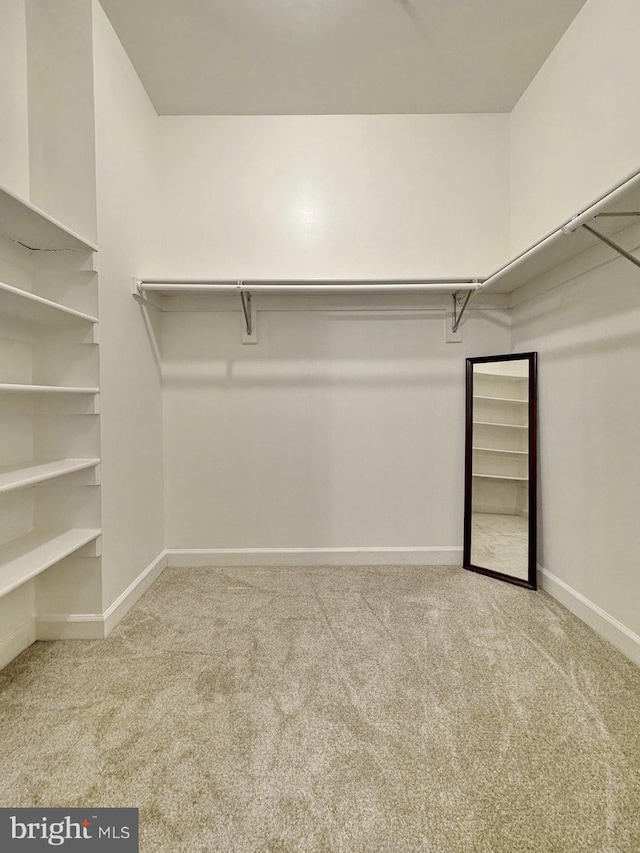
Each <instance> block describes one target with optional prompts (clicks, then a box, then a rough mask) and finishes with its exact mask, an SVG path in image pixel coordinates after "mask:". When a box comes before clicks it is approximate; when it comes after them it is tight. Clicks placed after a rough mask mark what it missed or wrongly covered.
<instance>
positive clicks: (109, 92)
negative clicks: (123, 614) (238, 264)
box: [94, 3, 164, 607]
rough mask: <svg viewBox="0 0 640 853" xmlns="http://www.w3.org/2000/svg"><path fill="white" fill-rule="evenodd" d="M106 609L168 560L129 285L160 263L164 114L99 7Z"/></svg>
mask: <svg viewBox="0 0 640 853" xmlns="http://www.w3.org/2000/svg"><path fill="white" fill-rule="evenodd" d="M94 45H95V85H96V149H97V183H98V229H99V241H100V246H101V250H100V252H99V253H98V270H99V275H100V286H99V293H100V330H101V342H100V343H101V345H100V379H101V381H100V386H101V393H100V399H101V436H102V474H103V480H102V515H103V518H102V530H103V540H102V541H103V575H104V576H103V605H104V607H108V606H109V605H110V604H112V603H113V602H114V600H115V599H116V598H117V597H118V596H119V595H120V594H121V593H122V592H123V590H125V589H126V588H127V587H128V585H129V584H130V583H132V581H134V579H135V578H136V577H137V576H138V575H139V574H140V573H141V572H142V571H143V569H145V568H146V567H147V566H148V565H149V564H150V563H151V562H152V561H153V560H154V559H155V558H156V557H157V556H158V554H159V552H161V551H162V549H163V547H164V536H163V473H162V407H161V385H160V370H159V366H158V364H157V362H156V360H155V356H154V349H153V346H152V344H151V342H150V339H149V335H148V332H147V328H146V326H145V323H144V321H143V317H142V315H141V311H140V308H139V306H138V305H137V304H136V303H135V302H134V300H133V299H132V298H131V276H132V275H133V274H134V273H136V272H137V271H139V270H142V269H147V268H148V267H149V266H151V265H153V264H154V263H155V261H156V258H157V255H158V250H159V224H158V219H157V210H158V194H157V174H158V165H157V152H156V144H157V135H156V122H157V116H156V113H155V111H154V109H153V107H152V106H151V103H150V102H149V99H148V98H147V95H146V93H145V91H144V89H143V88H142V85H141V84H140V81H139V80H138V78H137V76H136V74H135V72H134V70H133V67H132V66H131V64H130V62H129V60H128V58H127V56H126V54H125V53H124V51H123V49H122V47H121V45H120V42H119V41H118V40H117V38H116V36H115V33H114V32H113V29H112V28H111V25H110V24H109V22H108V20H107V18H106V16H105V14H104V12H103V11H102V9H101V7H100V6H99V5H98V4H97V3H94Z"/></svg>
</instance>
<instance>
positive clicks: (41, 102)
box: [26, 0, 96, 242]
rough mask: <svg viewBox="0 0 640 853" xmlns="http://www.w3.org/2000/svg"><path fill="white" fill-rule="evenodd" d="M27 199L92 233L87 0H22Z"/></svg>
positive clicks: (90, 67)
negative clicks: (24, 14)
mask: <svg viewBox="0 0 640 853" xmlns="http://www.w3.org/2000/svg"><path fill="white" fill-rule="evenodd" d="M26 10H27V60H28V61H27V68H28V88H29V98H28V101H29V169H30V199H31V201H32V202H33V204H35V205H36V206H37V207H40V208H42V209H43V210H45V211H46V212H47V213H49V214H50V215H51V216H53V217H55V218H56V219H58V220H59V221H60V222H64V224H65V225H66V226H67V227H68V228H71V229H72V230H74V231H76V232H77V233H78V234H80V235H81V236H83V237H84V238H85V239H87V240H89V241H91V242H95V239H96V194H95V138H94V106H93V46H92V38H91V28H92V5H91V0H56V2H55V3H52V2H50V0H26Z"/></svg>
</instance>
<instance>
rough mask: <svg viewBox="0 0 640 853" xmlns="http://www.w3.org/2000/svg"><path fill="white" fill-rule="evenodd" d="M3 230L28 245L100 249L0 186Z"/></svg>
mask: <svg viewBox="0 0 640 853" xmlns="http://www.w3.org/2000/svg"><path fill="white" fill-rule="evenodd" d="M0 234H2V235H4V236H5V237H9V239H10V240H15V241H16V242H18V243H20V244H21V245H23V246H26V247H27V248H28V249H75V250H84V251H90V252H97V251H98V247H97V246H96V245H95V244H93V243H91V242H89V241H88V240H85V239H84V237H81V236H80V235H79V234H76V233H75V231H72V230H71V229H70V228H67V227H66V226H65V225H63V224H62V223H61V222H58V221H57V220H56V219H54V218H53V217H52V216H49V214H48V213H45V212H44V211H43V210H40V209H39V208H37V207H35V205H33V204H31V203H30V202H29V201H26V200H25V199H22V198H19V197H18V196H16V195H14V193H12V192H10V191H9V190H7V189H5V188H4V187H0Z"/></svg>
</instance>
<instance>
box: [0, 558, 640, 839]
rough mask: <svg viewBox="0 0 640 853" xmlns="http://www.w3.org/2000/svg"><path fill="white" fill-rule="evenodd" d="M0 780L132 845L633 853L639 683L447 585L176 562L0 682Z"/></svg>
mask: <svg viewBox="0 0 640 853" xmlns="http://www.w3.org/2000/svg"><path fill="white" fill-rule="evenodd" d="M0 771H1V772H0V806H14V807H18V806H66V807H70V806H83V807H88V806H95V807H99V806H138V807H139V808H140V810H141V811H140V822H141V850H142V851H145V853H150V851H167V853H169V851H172V853H173V851H215V853H235V851H237V853H245V851H246V852H247V853H254V851H255V853H258V851H264V852H265V853H288V851H292V853H293V851H304V853H307V851H308V853H321V851H335V853H338V851H340V853H342V851H344V853H377V851H380V853H382V851H385V853H405V851H412V852H413V851H425V853H427V852H428V853H458V851H460V853H498V851H500V853H502V851H505V853H518V851H532V853H554V852H555V851H558V853H560V851H562V853H565V852H566V853H582V851H584V853H638V851H640V670H639V669H638V668H637V667H636V666H634V665H633V664H632V663H630V662H629V661H628V660H626V659H625V658H624V657H623V656H622V655H620V654H619V653H618V652H617V651H616V650H615V649H613V648H612V647H611V646H609V645H608V644H607V643H605V642H604V641H602V640H600V639H599V638H598V637H597V636H596V635H595V634H593V633H592V632H591V631H590V630H589V629H588V628H587V627H586V626H585V625H584V624H583V623H581V622H580V621H579V620H577V619H575V618H574V617H573V616H572V615H570V614H569V613H568V612H567V611H566V610H564V609H563V608H562V607H560V606H559V605H558V604H556V603H555V602H554V601H553V600H552V599H551V598H549V597H548V596H546V595H545V594H544V593H534V592H530V591H528V590H523V589H519V588H517V587H513V586H509V585H506V584H502V583H499V582H497V581H493V580H491V579H489V578H485V577H481V576H479V575H475V574H472V573H469V572H464V571H462V570H461V569H456V568H406V567H397V568H396V567H393V568H357V569H354V568H317V569H292V568H281V569H278V568H273V569H190V570H186V569H170V570H167V571H165V572H164V574H163V575H162V576H161V577H160V578H159V580H158V581H157V582H156V583H155V584H154V586H153V587H152V588H151V589H150V590H149V591H148V592H147V594H146V595H145V596H144V597H143V599H142V600H141V601H140V603H139V604H138V606H137V607H136V608H135V609H134V610H132V611H131V613H130V614H129V615H128V616H127V618H126V619H125V620H124V621H123V622H122V623H121V624H120V625H119V627H118V628H117V629H116V630H115V632H114V633H113V634H112V636H111V637H110V639H109V640H107V641H100V642H98V641H96V642H79V641H75V642H55V643H37V644H35V645H34V646H32V647H31V648H30V649H29V650H27V651H26V652H25V653H24V654H22V655H21V656H20V657H19V658H18V659H17V660H16V661H14V662H13V663H12V664H11V665H10V666H9V667H7V668H6V669H4V670H3V671H2V672H1V673H0Z"/></svg>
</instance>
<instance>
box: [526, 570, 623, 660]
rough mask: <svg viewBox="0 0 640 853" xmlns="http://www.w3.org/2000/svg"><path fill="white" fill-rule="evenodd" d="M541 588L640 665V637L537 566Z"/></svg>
mask: <svg viewBox="0 0 640 853" xmlns="http://www.w3.org/2000/svg"><path fill="white" fill-rule="evenodd" d="M538 585H539V586H541V587H542V589H544V590H545V592H548V593H549V595H551V596H553V598H555V599H557V600H558V601H559V602H560V604H563V605H564V606H565V607H566V608H567V610H570V611H571V612H572V613H573V614H574V615H575V616H577V617H578V619H582V621H583V622H585V623H586V624H587V625H588V626H589V627H590V628H593V630H594V631H595V632H596V633H597V634H600V636H601V637H604V639H605V640H608V641H609V642H610V643H611V644H612V645H613V646H615V647H616V648H617V649H619V650H620V651H621V652H622V653H623V654H624V655H626V656H627V657H628V658H630V659H631V660H632V661H633V662H634V663H637V664H638V665H640V636H638V635H637V634H635V633H634V632H633V631H632V630H631V629H630V628H627V626H626V625H623V624H622V622H619V621H618V620H617V619H615V618H614V617H613V616H611V615H610V614H609V613H607V612H606V611H605V610H603V609H602V608H601V607H598V605H597V604H594V603H593V602H592V601H589V599H588V598H585V596H584V595H582V593H580V592H578V591H577V590H575V589H573V588H572V587H570V586H569V585H568V584H566V583H565V582H564V581H563V580H560V578H558V577H556V576H555V575H553V574H552V573H551V572H549V571H547V570H546V569H545V568H544V566H538Z"/></svg>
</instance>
